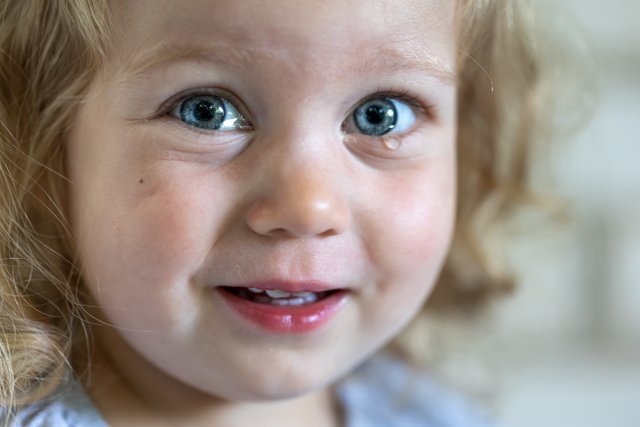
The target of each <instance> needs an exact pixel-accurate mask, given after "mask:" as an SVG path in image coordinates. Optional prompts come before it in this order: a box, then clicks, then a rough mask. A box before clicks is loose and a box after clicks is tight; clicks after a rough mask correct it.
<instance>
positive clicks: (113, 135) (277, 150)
mask: <svg viewBox="0 0 640 427" xmlns="http://www.w3.org/2000/svg"><path fill="white" fill-rule="evenodd" d="M454 5H455V2H453V1H450V0H420V1H419V0H386V1H368V0H367V1H365V0H350V1H344V0H329V1H317V2H316V1H314V2H311V1H289V2H264V1H260V0H242V1H239V0H219V1H215V2H212V1H205V0H188V1H187V0H182V1H173V2H169V1H167V2H161V4H160V3H159V2H157V1H155V0H148V1H138V0H136V1H116V2H113V4H112V5H111V9H112V13H113V20H114V27H115V31H114V37H115V45H114V54H113V55H111V57H110V59H109V62H108V64H107V65H106V66H105V67H104V69H103V70H102V74H101V75H100V76H99V77H98V78H96V80H95V81H94V84H93V85H92V87H91V88H90V90H89V96H88V99H87V102H86V103H84V104H83V105H82V107H81V108H80V111H79V113H78V116H77V121H76V122H75V124H74V126H73V128H72V130H71V132H70V135H69V140H68V147H67V149H68V151H67V154H68V157H67V161H68V170H69V176H70V179H71V185H70V194H71V197H70V203H71V220H72V227H73V230H74V233H75V235H76V236H77V244H78V248H79V253H80V259H81V262H82V264H83V267H84V269H85V270H84V271H85V272H84V277H85V284H86V286H87V287H88V289H89V290H90V293H91V295H92V296H93V298H94V299H95V302H96V303H97V304H98V306H99V307H100V311H99V312H97V313H96V314H97V315H98V316H100V317H102V318H103V319H104V320H105V321H106V322H108V323H109V324H111V325H112V326H113V327H114V329H115V330H116V331H117V332H118V333H117V334H114V333H112V332H109V331H105V330H102V331H98V335H97V336H98V340H99V342H100V343H101V344H102V346H103V349H104V351H106V352H107V353H109V355H110V356H111V358H112V359H113V361H114V364H115V366H116V368H117V369H119V370H124V371H126V372H127V375H129V376H130V377H131V380H132V381H144V378H149V377H151V376H155V378H156V380H155V381H157V379H158V378H165V379H166V380H167V381H170V380H169V378H173V380H176V379H177V380H178V381H179V383H182V384H187V385H190V386H193V387H195V388H197V389H200V390H203V391H205V392H207V393H209V394H212V395H217V396H222V397H225V398H231V399H235V398H250V399H271V398H276V397H286V396H293V395H297V394H301V393H304V392H307V391H310V390H312V389H315V388H318V387H321V386H323V385H326V384H327V383H328V382H329V381H332V380H335V379H336V378H338V377H339V376H340V375H342V374H344V373H345V372H346V371H347V370H348V369H350V368H352V367H353V366H354V365H355V364H356V363H358V362H360V361H361V360H362V359H363V358H365V357H367V356H368V355H370V354H371V353H372V352H373V351H374V350H376V349H378V348H380V347H381V346H382V345H384V344H385V343H387V342H388V341H389V340H390V339H391V338H392V337H393V336H394V335H395V334H397V333H398V332H399V330H400V329H401V328H402V327H403V326H404V325H406V323H407V322H408V321H409V320H410V318H411V317H412V316H413V315H414V314H415V313H416V312H417V311H418V310H419V308H420V307H421V306H422V304H423V302H424V300H425V298H426V297H427V295H428V294H429V292H430V290H431V289H432V287H433V285H434V282H435V280H436V277H437V275H438V273H439V270H440V268H441V265H442V263H443V260H444V259H445V255H446V252H447V249H448V245H449V242H450V238H451V234H452V224H453V220H454V203H455V201H454V195H455V182H454V181H455V179H454V177H455V154H454V153H455V146H454V141H455V129H456V117H455V112H456V108H455V78H454V75H453V74H454V71H455V70H454V62H455V28H454V12H455V11H454V9H455V6H454ZM354 111H355V114H354ZM222 286H226V287H243V288H247V287H255V288H263V289H281V290H282V289H284V290H289V291H307V290H315V291H321V290H335V289H339V290H340V292H338V293H336V294H333V295H332V296H330V297H328V298H326V299H323V300H319V301H316V302H315V303H305V304H304V305H302V306H298V305H296V304H299V303H301V302H303V301H304V300H303V299H300V298H298V299H295V300H294V301H292V302H291V303H292V304H293V305H285V306H278V305H272V304H271V299H268V301H269V302H268V303H267V304H265V303H263V302H255V301H254V302H250V301H249V300H246V299H243V298H242V297H238V296H233V295H232V294H230V293H229V292H227V291H226V290H224V289H223V288H222ZM249 292H250V291H248V290H245V293H246V294H248V293H249ZM245 296H246V295H245ZM320 296H322V295H320ZM263 297H264V294H263ZM252 298H253V297H252ZM308 298H309V299H313V298H315V296H313V295H311V296H308ZM234 301H235V302H234ZM280 302H281V303H282V301H280ZM286 304H289V302H287V303H286ZM131 350H133V351H131ZM127 369H129V371H127ZM165 375H166V376H165ZM173 380H171V381H173Z"/></svg>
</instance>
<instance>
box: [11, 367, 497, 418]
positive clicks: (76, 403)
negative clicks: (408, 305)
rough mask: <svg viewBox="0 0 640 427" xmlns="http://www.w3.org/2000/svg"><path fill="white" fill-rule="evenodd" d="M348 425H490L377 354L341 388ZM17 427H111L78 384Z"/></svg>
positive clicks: (456, 398)
mask: <svg viewBox="0 0 640 427" xmlns="http://www.w3.org/2000/svg"><path fill="white" fill-rule="evenodd" d="M334 391H335V393H336V396H337V398H338V401H339V402H341V404H342V408H343V411H344V417H345V426H344V427H490V426H493V425H494V424H493V423H491V422H490V420H489V417H488V414H487V413H486V412H485V411H483V410H481V409H480V408H479V407H476V406H474V405H472V404H470V403H469V402H468V401H466V400H465V399H463V398H462V397H461V396H460V395H458V394H457V393H455V392H452V391H451V390H449V389H446V388H444V387H442V386H441V385H439V384H437V383H436V382H434V381H433V380H432V379H431V378H430V377H428V376H427V375H425V374H423V373H421V372H417V371H414V370H412V369H409V368H408V367H407V366H406V365H405V364H403V363H402V362H400V361H399V360H397V359H394V358H391V357H388V356H376V357H374V358H373V359H371V360H370V361H368V362H366V363H365V364H363V365H362V366H360V367H359V368H358V369H357V370H356V371H355V372H353V373H352V374H350V375H349V376H348V377H347V378H345V379H344V380H342V381H341V382H339V383H338V384H336V386H335V387H334ZM11 426H12V427H108V424H107V423H106V421H105V420H104V418H103V417H102V416H101V414H100V413H99V411H98V410H97V409H96V407H95V406H94V404H93V402H92V401H91V400H90V398H89V396H88V395H87V394H86V392H85V391H84V390H83V389H82V387H81V386H80V385H79V384H78V383H77V382H75V381H73V382H71V383H70V384H69V385H68V386H66V387H65V388H64V389H63V391H61V392H59V393H57V394H56V396H55V397H54V398H52V399H51V400H48V401H45V402H41V403H39V404H35V405H31V406H29V407H26V408H24V409H22V410H20V411H19V412H18V413H17V415H16V417H15V418H14V420H13V422H12V424H11Z"/></svg>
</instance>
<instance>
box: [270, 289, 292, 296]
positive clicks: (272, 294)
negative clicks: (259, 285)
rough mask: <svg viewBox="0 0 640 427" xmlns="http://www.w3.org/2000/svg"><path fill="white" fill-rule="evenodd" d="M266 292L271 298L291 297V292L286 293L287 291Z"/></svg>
mask: <svg viewBox="0 0 640 427" xmlns="http://www.w3.org/2000/svg"><path fill="white" fill-rule="evenodd" d="M266 292H267V295H269V296H270V297H271V298H288V297H290V296H291V294H290V293H289V292H285V291H278V290H268V291H266Z"/></svg>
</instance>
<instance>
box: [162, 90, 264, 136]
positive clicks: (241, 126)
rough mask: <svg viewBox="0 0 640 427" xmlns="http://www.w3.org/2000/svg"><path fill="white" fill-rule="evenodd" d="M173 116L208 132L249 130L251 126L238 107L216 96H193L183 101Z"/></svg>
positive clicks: (177, 106) (173, 112)
mask: <svg viewBox="0 0 640 427" xmlns="http://www.w3.org/2000/svg"><path fill="white" fill-rule="evenodd" d="M172 114H173V115H174V116H176V117H178V118H179V119H180V120H182V121H183V122H184V123H186V124H188V125H189V126H193V127H196V128H200V129H206V130H218V131H222V130H247V129H251V125H250V124H249V122H248V121H247V119H246V118H245V117H244V116H243V115H242V114H240V113H239V112H238V110H237V109H236V107H235V106H234V105H233V104H232V103H231V102H230V101H228V100H226V99H225V98H223V97H220V96H216V95H192V96H189V97H187V98H185V99H183V100H182V102H180V103H179V104H178V105H176V107H175V108H174V110H173V111H172Z"/></svg>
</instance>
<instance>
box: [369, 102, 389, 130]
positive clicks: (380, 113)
mask: <svg viewBox="0 0 640 427" xmlns="http://www.w3.org/2000/svg"><path fill="white" fill-rule="evenodd" d="M365 115H366V116H367V121H369V123H371V124H373V125H379V124H380V123H382V122H383V121H384V116H385V108H384V107H381V106H380V105H372V106H370V107H369V108H367V111H366V113H365Z"/></svg>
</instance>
